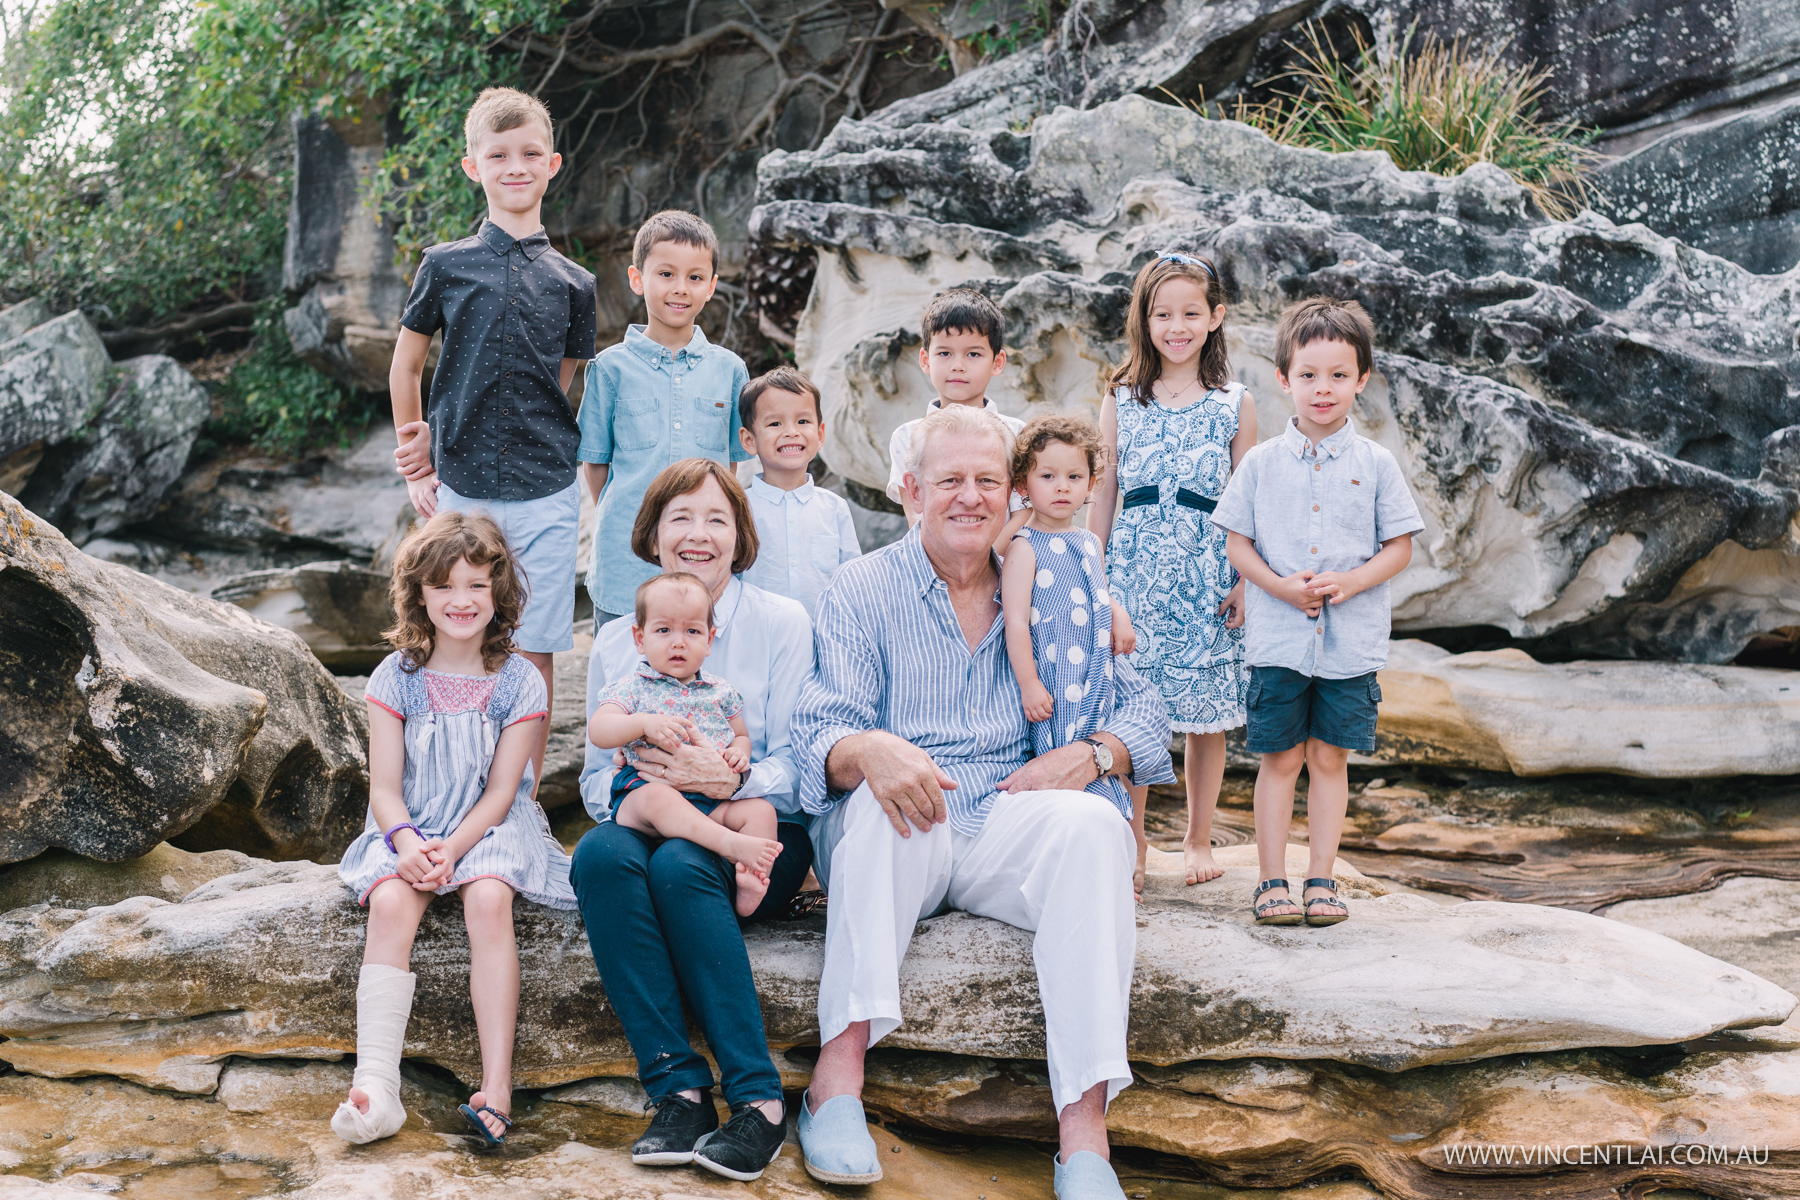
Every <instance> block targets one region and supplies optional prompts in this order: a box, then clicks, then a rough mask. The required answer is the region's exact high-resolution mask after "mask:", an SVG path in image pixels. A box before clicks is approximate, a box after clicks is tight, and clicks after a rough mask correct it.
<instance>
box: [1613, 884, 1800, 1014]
mask: <svg viewBox="0 0 1800 1200" xmlns="http://www.w3.org/2000/svg"><path fill="white" fill-rule="evenodd" d="M1605 915H1606V916H1608V917H1611V918H1612V919H1613V920H1615V921H1623V922H1625V923H1626V924H1627V925H1636V926H1637V927H1638V928H1639V929H1649V930H1653V931H1654V932H1656V933H1660V934H1662V935H1663V936H1664V937H1670V938H1674V939H1675V940H1676V941H1678V942H1681V943H1682V944H1683V945H1687V946H1692V947H1694V948H1695V949H1696V950H1699V951H1701V952H1702V953H1705V954H1711V955H1714V956H1716V957H1719V958H1723V959H1725V960H1726V961H1727V962H1732V963H1737V964H1738V965H1740V966H1743V967H1745V968H1747V969H1749V970H1752V971H1755V972H1756V973H1757V974H1758V975H1761V976H1762V977H1763V978H1765V979H1767V980H1769V981H1770V982H1772V983H1776V984H1778V985H1780V986H1781V987H1784V988H1787V989H1788V990H1789V991H1790V992H1791V991H1794V990H1795V989H1796V988H1800V882H1795V881H1793V880H1787V879H1761V878H1755V877H1739V878H1736V879H1727V880H1725V881H1724V882H1723V883H1721V884H1720V885H1719V886H1718V887H1716V888H1714V889H1713V890H1712V891H1709V892H1692V893H1689V894H1688V895H1685V896H1668V897H1664V898H1662V899H1657V900H1627V901H1625V902H1624V903H1622V904H1615V905H1613V906H1612V907H1611V908H1608V909H1606V910H1605Z"/></svg>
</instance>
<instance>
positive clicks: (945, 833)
mask: <svg viewBox="0 0 1800 1200" xmlns="http://www.w3.org/2000/svg"><path fill="white" fill-rule="evenodd" d="M909 828H911V830H912V836H910V837H906V838H903V837H901V836H900V835H899V834H897V833H895V832H894V827H893V826H892V825H891V824H889V822H888V817H887V813H886V812H884V811H883V810H882V807H881V805H880V804H879V803H877V802H876V800H875V797H874V795H873V794H872V793H871V792H870V791H869V787H868V785H867V784H863V785H862V786H861V787H858V788H857V789H856V790H855V791H854V792H852V793H851V794H850V795H849V796H848V797H847V798H845V799H844V801H843V802H842V803H840V804H838V805H837V806H836V807H835V808H833V809H832V810H831V811H830V812H828V813H826V814H824V815H822V816H821V817H819V818H818V819H817V820H816V821H815V822H814V824H813V842H814V845H815V846H816V847H817V848H818V852H819V853H818V859H819V861H818V864H817V865H819V866H820V867H822V868H823V872H822V873H823V875H824V877H825V878H826V880H827V892H828V894H829V895H830V897H831V902H830V904H829V906H828V907H827V908H826V910H825V912H826V924H825V970H824V974H823V976H822V977H821V978H820V980H819V1036H820V1038H821V1040H823V1041H830V1040H831V1039H832V1038H834V1037H836V1036H837V1035H838V1034H840V1033H842V1032H843V1031H844V1030H845V1029H846V1028H847V1027H848V1026H850V1025H851V1024H852V1023H853V1022H856V1021H867V1022H869V1045H871V1046H873V1045H874V1044H875V1043H876V1042H878V1041H880V1040H881V1039H882V1038H884V1037H886V1036H887V1035H888V1034H890V1033H892V1032H893V1031H894V1030H895V1029H897V1028H899V1027H900V1024H901V1021H902V1019H903V1017H902V1014H901V1012H900V964H901V963H902V962H903V961H904V960H905V958H906V950H907V946H908V944H909V943H910V942H911V941H912V935H913V927H914V925H916V924H917V923H918V922H919V921H921V920H923V919H924V918H926V917H929V916H933V915H935V914H937V913H939V912H942V911H944V910H946V909H950V908H957V909H961V910H962V911H964V912H968V913H974V914H975V915H977V916H982V917H993V918H994V919H995V920H998V921H1005V922H1006V923H1007V924H1008V925H1015V926H1017V927H1019V928H1020V929H1029V930H1031V931H1033V932H1034V933H1035V934H1036V935H1037V936H1036V937H1035V938H1034V939H1033V940H1032V945H1031V956H1032V961H1033V963H1034V965H1035V966H1036V967H1037V976H1038V996H1039V998H1040V999H1041V1000H1042V1002H1043V1005H1044V1040H1045V1044H1046V1046H1047V1048H1048V1057H1049V1064H1050V1088H1051V1094H1052V1097H1053V1099H1054V1101H1055V1104H1056V1110H1057V1112H1058V1113H1060V1112H1061V1111H1062V1110H1063V1109H1064V1108H1065V1107H1066V1106H1068V1105H1069V1104H1072V1103H1074V1102H1075V1101H1076V1100H1079V1099H1080V1098H1081V1096H1082V1094H1083V1093H1084V1092H1086V1091H1087V1090H1088V1089H1089V1088H1091V1087H1093V1086H1094V1085H1095V1084H1097V1083H1100V1082H1102V1081H1104V1082H1105V1083H1106V1101H1107V1103H1108V1104H1110V1103H1112V1100H1113V1097H1115V1096H1117V1095H1118V1094H1119V1092H1120V1091H1121V1090H1123V1089H1124V1088H1125V1087H1126V1086H1127V1085H1129V1084H1130V1083H1131V1068H1130V1066H1129V1065H1128V1063H1127V1062H1126V1058H1125V1029H1126V1022H1127V1021H1128V1020H1129V1018H1130V999H1131V971H1132V965H1133V962H1134V961H1135V958H1136V954H1137V905H1136V903H1135V901H1134V899H1133V896H1132V889H1131V874H1132V870H1133V868H1134V867H1135V866H1136V863H1137V850H1136V846H1135V844H1134V842H1133V840H1132V835H1131V826H1130V824H1128V823H1127V822H1126V821H1125V819H1124V818H1123V817H1122V816H1120V814H1119V810H1118V809H1116V808H1114V807H1113V806H1112V805H1111V804H1109V803H1107V802H1106V801H1105V800H1103V799H1101V798H1100V797H1098V796H1095V795H1091V794H1089V793H1087V792H1072V791H1040V792H1020V793H1018V794H1016V795H1013V794H1009V793H1006V792H1002V793H1000V794H999V795H998V796H996V797H995V799H994V802H993V807H992V808H990V809H989V810H988V814H987V820H986V823H985V824H983V825H982V827H981V832H980V833H979V834H976V835H974V836H972V837H971V836H969V835H968V834H961V833H956V832H954V831H953V830H952V829H951V828H950V826H949V824H948V823H945V824H941V825H934V826H932V827H931V829H930V831H929V832H926V833H920V832H919V830H918V829H917V828H913V827H910V826H909Z"/></svg>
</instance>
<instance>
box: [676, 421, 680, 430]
mask: <svg viewBox="0 0 1800 1200" xmlns="http://www.w3.org/2000/svg"><path fill="white" fill-rule="evenodd" d="M675 428H677V429H680V428H681V422H680V421H677V422H675Z"/></svg>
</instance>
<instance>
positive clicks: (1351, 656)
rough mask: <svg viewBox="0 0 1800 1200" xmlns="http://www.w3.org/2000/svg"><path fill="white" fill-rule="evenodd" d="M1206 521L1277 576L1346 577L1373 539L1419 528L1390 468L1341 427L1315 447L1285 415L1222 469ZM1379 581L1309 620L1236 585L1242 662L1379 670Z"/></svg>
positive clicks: (1383, 661) (1308, 671)
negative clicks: (1241, 540) (1225, 474)
mask: <svg viewBox="0 0 1800 1200" xmlns="http://www.w3.org/2000/svg"><path fill="white" fill-rule="evenodd" d="M1212 519H1213V523H1214V524H1215V525H1220V526H1223V527H1224V528H1226V529H1229V530H1231V531H1232V532H1233V533H1241V534H1243V535H1244V536H1245V537H1247V538H1249V539H1250V540H1251V541H1253V542H1255V543H1256V552H1257V553H1258V554H1260V555H1262V559H1263V561H1264V562H1266V563H1268V564H1269V567H1270V568H1271V569H1272V570H1273V571H1274V572H1275V573H1276V574H1277V575H1280V576H1281V577H1282V578H1284V579H1285V578H1286V577H1287V576H1289V575H1292V574H1294V573H1295V572H1297V571H1311V572H1313V573H1314V574H1315V575H1322V574H1324V573H1325V572H1327V571H1353V570H1355V569H1356V568H1357V567H1360V566H1362V565H1363V564H1364V563H1366V562H1368V561H1369V560H1370V559H1371V558H1374V557H1375V555H1376V554H1377V553H1378V552H1379V551H1380V550H1381V543H1383V542H1385V541H1388V540H1390V539H1392V538H1397V537H1399V536H1400V535H1401V534H1408V533H1417V532H1419V530H1421V529H1423V528H1425V523H1424V522H1423V521H1422V520H1420V519H1419V507H1418V505H1417V504H1415V503H1413V497H1412V490H1411V489H1410V488H1408V487H1407V486H1406V477H1405V476H1404V475H1402V474H1401V473H1400V464H1399V463H1397V462H1395V461H1394V456H1393V455H1392V454H1389V453H1388V452H1387V451H1386V450H1385V449H1383V448H1382V447H1380V446H1378V445H1376V444H1375V443H1374V442H1371V441H1370V440H1369V439H1368V438H1366V437H1362V436H1361V435H1359V434H1358V433H1357V432H1356V429H1355V427H1354V426H1353V425H1352V423H1351V422H1349V421H1345V422H1344V427H1343V428H1342V429H1340V430H1338V431H1337V432H1336V433H1334V434H1332V435H1331V436H1330V437H1328V438H1326V439H1324V440H1323V441H1321V442H1319V443H1318V444H1317V445H1314V444H1313V443H1311V442H1309V441H1307V440H1306V435H1305V434H1303V433H1301V432H1300V428H1299V425H1298V424H1297V423H1296V422H1295V419H1294V418H1293V417H1289V418H1288V423H1287V428H1286V429H1284V430H1283V431H1282V433H1281V436H1280V437H1277V438H1271V439H1269V440H1268V441H1266V442H1263V443H1262V444H1261V445H1259V446H1255V447H1252V448H1251V450H1250V452H1249V453H1248V454H1246V455H1244V460H1243V461H1242V462H1241V463H1239V464H1238V468H1237V470H1235V471H1233V472H1232V473H1231V482H1230V483H1228V484H1227V485H1226V486H1225V494H1224V495H1223V496H1221V497H1220V498H1219V507H1218V508H1216V509H1214V510H1213V514H1212ZM1391 624H1392V606H1391V604H1390V603H1389V601H1388V585H1387V584H1385V583H1383V584H1380V585H1378V586H1376V587H1372V588H1370V589H1369V590H1368V591H1366V592H1359V593H1357V594H1356V595H1354V596H1352V597H1350V599H1348V600H1346V601H1344V602H1343V603H1342V604H1327V605H1325V606H1324V608H1322V609H1320V610H1319V615H1318V616H1317V617H1309V616H1307V615H1306V614H1305V613H1303V612H1301V611H1300V610H1299V609H1297V608H1295V607H1294V606H1293V605H1291V604H1289V603H1288V602H1287V601H1285V600H1278V599H1276V598H1275V597H1274V596H1271V595H1269V593H1267V592H1265V591H1263V590H1262V589H1261V588H1259V587H1257V586H1256V585H1255V584H1253V583H1249V582H1246V583H1245V586H1244V657H1245V660H1246V661H1247V662H1249V664H1250V665H1251V666H1253V667H1286V668H1288V669H1289V670H1290V671H1298V672H1300V673H1301V674H1302V675H1313V676H1316V677H1318V678H1320V679H1354V678H1356V677H1357V676H1358V675H1367V674H1368V673H1369V672H1370V671H1379V670H1380V669H1381V668H1382V667H1385V666H1386V665H1387V648H1388V632H1389V628H1390V625H1391Z"/></svg>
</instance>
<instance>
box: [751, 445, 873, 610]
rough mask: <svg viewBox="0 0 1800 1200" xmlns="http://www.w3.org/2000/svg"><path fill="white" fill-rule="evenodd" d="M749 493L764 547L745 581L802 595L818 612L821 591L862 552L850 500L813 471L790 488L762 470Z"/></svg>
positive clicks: (793, 597)
mask: <svg viewBox="0 0 1800 1200" xmlns="http://www.w3.org/2000/svg"><path fill="white" fill-rule="evenodd" d="M749 493H750V513H751V515H752V516H754V517H755V518H756V539H757V541H758V542H759V543H760V546H759V547H758V549H757V551H756V561H755V562H754V563H752V564H751V565H750V569H749V570H747V571H745V572H744V581H745V582H746V583H751V584H755V585H756V586H757V587H759V588H762V589H763V590H764V591H769V592H774V593H775V594H776V595H777V596H786V597H787V598H788V599H790V600H798V601H799V602H800V605H801V607H802V608H804V609H806V615H807V616H809V617H811V616H816V615H817V614H818V611H819V593H820V592H822V591H824V590H825V585H826V584H828V583H830V582H831V577H832V576H833V575H835V574H837V569H838V568H839V567H841V566H842V565H844V564H845V563H847V562H849V561H850V560H851V559H853V558H855V557H856V556H857V555H859V554H861V553H862V548H861V547H860V546H858V545H857V543H856V525H855V523H854V522H853V521H852V520H851V519H850V505H849V504H848V503H846V502H845V500H844V498H843V497H842V496H839V495H836V494H835V493H832V492H828V491H826V490H825V489H824V488H822V487H817V486H815V485H814V483H813V481H812V476H811V475H808V476H807V477H806V482H805V483H803V484H801V485H800V486H799V487H797V488H795V489H794V490H793V491H791V492H784V491H782V490H781V489H780V488H778V487H776V486H775V485H773V484H771V483H765V482H763V477H762V476H761V475H760V474H759V475H757V477H756V478H755V479H752V480H751V481H750V487H749Z"/></svg>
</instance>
